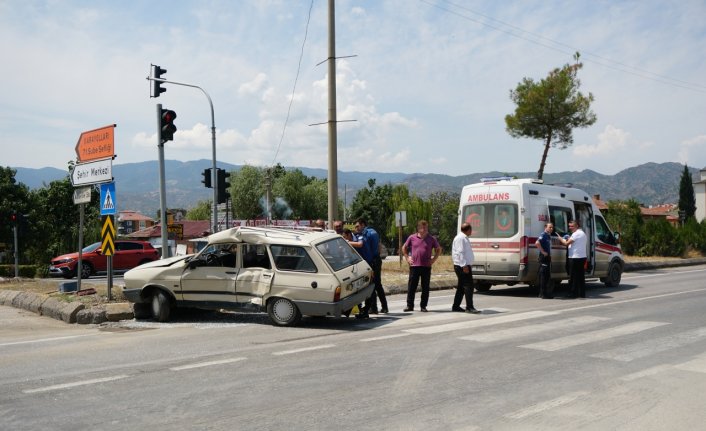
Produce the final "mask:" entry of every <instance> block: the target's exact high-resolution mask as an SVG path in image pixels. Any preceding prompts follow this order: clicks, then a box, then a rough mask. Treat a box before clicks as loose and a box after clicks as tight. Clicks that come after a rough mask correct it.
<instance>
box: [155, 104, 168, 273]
mask: <svg viewBox="0 0 706 431" xmlns="http://www.w3.org/2000/svg"><path fill="white" fill-rule="evenodd" d="M161 124H162V104H161V103H158V104H157V149H158V153H159V217H160V223H161V225H162V227H161V230H162V259H166V258H168V257H169V241H168V240H167V188H166V185H165V178H164V142H162V128H161V127H160V125H161Z"/></svg>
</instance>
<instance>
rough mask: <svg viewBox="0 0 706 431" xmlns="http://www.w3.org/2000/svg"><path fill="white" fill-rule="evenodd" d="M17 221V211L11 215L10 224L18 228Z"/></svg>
mask: <svg viewBox="0 0 706 431" xmlns="http://www.w3.org/2000/svg"><path fill="white" fill-rule="evenodd" d="M17 221H18V219H17V211H13V212H12V214H10V222H11V223H12V225H13V226H17Z"/></svg>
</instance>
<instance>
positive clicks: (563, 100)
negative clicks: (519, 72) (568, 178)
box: [505, 53, 596, 180]
mask: <svg viewBox="0 0 706 431" xmlns="http://www.w3.org/2000/svg"><path fill="white" fill-rule="evenodd" d="M574 58H575V60H576V63H575V64H572V65H569V64H566V65H564V67H562V68H556V69H554V70H552V71H551V72H549V75H548V76H547V77H546V78H544V79H542V80H540V81H539V82H535V81H534V80H533V79H532V78H524V79H523V80H522V81H521V82H520V83H519V84H518V85H517V88H515V89H514V90H510V99H512V101H513V102H514V103H515V105H517V106H516V108H515V112H514V113H513V114H509V115H506V116H505V125H506V130H507V132H508V133H509V134H510V136H512V137H513V138H530V139H539V140H542V141H543V142H544V152H543V153H542V160H541V162H540V164H539V171H538V172H537V179H540V180H541V179H542V177H543V176H544V166H545V165H546V161H547V154H548V153H549V147H559V148H560V149H565V148H567V147H569V146H570V145H571V144H573V142H574V137H573V129H575V128H582V127H588V126H590V125H592V124H593V123H595V122H596V114H594V113H593V112H592V111H591V103H592V102H593V95H592V94H591V93H588V95H587V96H584V95H583V94H582V93H581V92H580V91H579V88H580V86H581V81H579V79H578V78H577V73H578V71H579V69H581V68H582V67H583V64H581V63H579V62H578V59H579V53H576V55H575V57H574Z"/></svg>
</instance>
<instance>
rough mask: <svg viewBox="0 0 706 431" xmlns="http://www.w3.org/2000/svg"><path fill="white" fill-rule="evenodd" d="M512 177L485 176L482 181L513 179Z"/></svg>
mask: <svg viewBox="0 0 706 431" xmlns="http://www.w3.org/2000/svg"><path fill="white" fill-rule="evenodd" d="M512 179H513V178H512V177H485V178H481V179H480V181H481V182H482V183H491V182H496V181H511V180H512Z"/></svg>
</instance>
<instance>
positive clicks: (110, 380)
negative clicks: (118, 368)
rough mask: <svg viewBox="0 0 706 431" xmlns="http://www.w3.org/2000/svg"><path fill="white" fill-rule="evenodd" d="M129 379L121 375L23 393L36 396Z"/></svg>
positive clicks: (28, 390)
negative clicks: (36, 394)
mask: <svg viewBox="0 0 706 431" xmlns="http://www.w3.org/2000/svg"><path fill="white" fill-rule="evenodd" d="M128 377H130V376H128V375H126V374H121V375H119V376H113V377H103V378H101V379H91V380H82V381H80V382H73V383H64V384H61V385H53V386H45V387H43V388H36V389H27V390H24V391H22V392H24V393H25V394H34V393H37V392H48V391H57V390H60V389H69V388H75V387H76V386H86V385H95V384H98V383H106V382H112V381H115V380H120V379H126V378H128Z"/></svg>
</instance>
